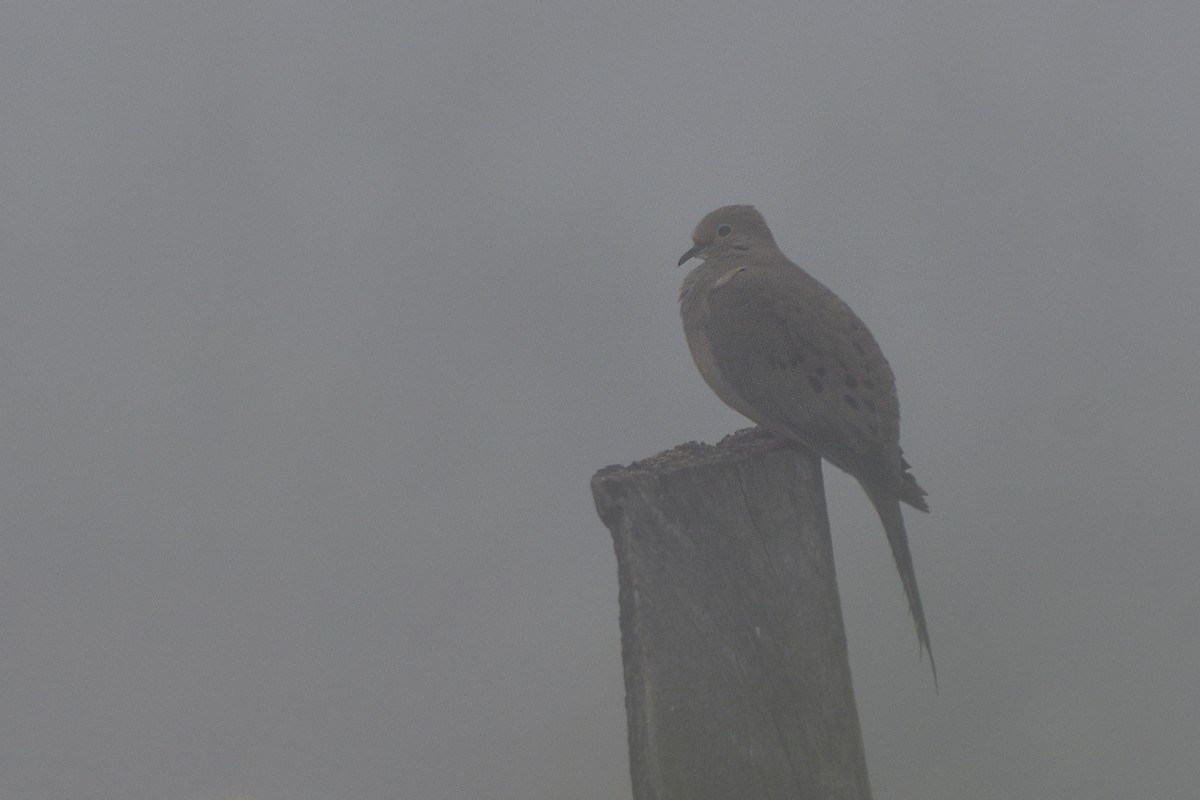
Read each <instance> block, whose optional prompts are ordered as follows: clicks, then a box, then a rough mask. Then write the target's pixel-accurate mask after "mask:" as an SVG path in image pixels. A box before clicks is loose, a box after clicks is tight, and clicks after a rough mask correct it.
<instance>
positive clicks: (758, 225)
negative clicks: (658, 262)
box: [679, 206, 776, 266]
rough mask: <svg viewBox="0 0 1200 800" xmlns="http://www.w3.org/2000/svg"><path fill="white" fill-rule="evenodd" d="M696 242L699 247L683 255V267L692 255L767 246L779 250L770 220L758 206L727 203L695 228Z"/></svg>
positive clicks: (705, 256)
mask: <svg viewBox="0 0 1200 800" xmlns="http://www.w3.org/2000/svg"><path fill="white" fill-rule="evenodd" d="M692 241H693V242H695V243H696V246H695V247H693V248H692V249H691V250H688V251H687V252H686V253H684V254H683V258H681V259H679V265H680V266H683V262H685V261H687V260H688V259H691V258H699V259H700V260H702V261H703V260H705V259H709V258H720V257H722V256H730V255H733V256H736V255H740V254H742V253H747V252H750V251H752V250H759V249H762V248H764V247H767V248H770V249H772V250H774V249H776V246H775V238H774V237H773V236H771V229H770V228H768V227H767V221H766V220H765V219H763V215H762V214H760V213H758V209H756V208H755V207H754V206H725V207H723V208H718V209H717V210H716V211H712V212H710V213H709V214H708V215H706V216H705V217H704V219H702V220H700V224H699V225H697V226H696V230H694V231H692Z"/></svg>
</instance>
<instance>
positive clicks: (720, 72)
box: [0, 0, 1200, 800]
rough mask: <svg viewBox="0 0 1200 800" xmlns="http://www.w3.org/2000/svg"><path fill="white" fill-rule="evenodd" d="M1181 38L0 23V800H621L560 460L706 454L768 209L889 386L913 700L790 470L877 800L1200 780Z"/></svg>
mask: <svg viewBox="0 0 1200 800" xmlns="http://www.w3.org/2000/svg"><path fill="white" fill-rule="evenodd" d="M1198 75H1200V6H1197V5H1196V4H1189V3H1167V2H1162V3H1159V2H1146V3H1136V4H1134V3H1127V2H1115V1H1114V2H1100V3H1095V2H1088V3H1085V2H1065V1H1064V0H1052V2H1045V0H1023V2H1016V3H1008V4H995V3H990V4H982V3H976V4H965V3H961V2H928V3H838V4H809V3H798V2H795V1H794V0H791V1H789V2H777V3H749V4H747V3H721V2H706V3H703V4H700V5H686V4H675V3H669V4H661V5H657V6H647V5H646V4H641V3H634V2H620V3H616V4H608V5H604V4H594V3H593V4H555V3H537V2H517V3H504V4H496V3H484V2H449V3H432V2H431V3H421V4H417V3H385V2H332V3H317V2H313V1H312V0H302V1H301V2H281V1H280V0H274V2H250V3H171V2H161V1H160V0H156V1H155V2H149V0H146V1H144V2H129V1H120V2H111V3H95V2H79V1H78V0H75V1H74V2H70V1H64V2H55V1H54V0H49V1H48V2H36V3H34V2H19V1H18V2H7V3H3V4H0V109H2V113H0V269H2V274H0V800H9V799H10V798H11V799H12V800H131V799H140V798H147V800H150V799H153V800H328V798H404V799H405V800H409V799H410V798H411V800H463V799H464V798H479V800H508V799H509V798H511V799H512V800H517V799H518V798H520V800H527V799H528V798H548V799H549V798H567V797H570V798H580V799H583V798H595V799H596V800H602V799H603V800H611V799H612V798H628V797H629V796H630V788H629V778H628V772H627V761H626V758H627V757H626V743H625V717H624V705H623V692H624V689H623V684H622V675H621V660H620V643H619V638H618V629H617V597H616V595H617V583H616V569H615V560H614V557H613V553H612V549H611V544H610V540H609V538H608V534H607V531H606V530H605V529H604V528H603V526H602V525H601V524H600V522H599V520H598V519H597V518H596V515H595V511H594V508H593V506H592V500H591V496H590V492H589V488H588V480H589V478H590V476H591V474H592V472H593V471H594V470H595V469H597V468H599V467H602V466H604V465H607V464H610V463H627V462H630V461H633V460H635V459H638V458H642V457H645V456H649V455H652V454H653V453H655V452H658V451H660V450H664V449H667V448H669V447H672V446H674V445H676V444H679V443H681V442H684V441H687V440H691V439H700V440H706V441H715V440H717V439H719V438H720V437H721V436H723V435H724V434H726V433H729V432H732V431H733V430H735V429H738V428H740V427H743V426H744V425H745V422H744V421H743V420H742V419H741V418H740V417H738V415H736V414H735V413H733V412H732V411H729V410H728V409H726V408H725V407H724V406H723V405H722V404H721V403H720V401H718V400H717V399H716V397H715V396H713V395H712V393H711V392H710V391H709V390H708V389H707V387H705V386H704V384H703V383H702V381H701V379H700V377H699V375H698V374H697V373H696V371H695V368H694V367H693V365H692V364H691V361H690V358H689V356H688V353H687V349H686V347H685V345H684V342H683V336H682V331H681V327H680V324H679V320H678V313H677V308H676V301H675V297H676V293H677V291H678V285H679V282H680V280H681V279H682V277H683V271H682V270H679V269H677V268H676V267H675V261H676V259H677V258H678V256H679V255H680V253H682V252H683V251H684V250H685V249H687V247H688V246H689V239H688V235H689V233H690V231H691V228H692V226H693V225H694V224H695V223H696V221H697V220H699V218H700V217H701V216H702V215H703V214H704V213H705V212H707V211H709V210H710V209H712V208H714V207H716V206H719V205H723V204H726V203H734V202H748V203H754V204H756V205H757V206H758V207H759V208H760V210H762V211H763V213H764V214H765V215H766V217H767V219H768V221H769V222H770V224H771V225H772V228H773V229H774V231H775V234H776V238H777V239H778V240H779V243H780V245H781V247H782V248H783V250H784V251H785V252H786V253H787V254H788V255H790V256H791V257H792V258H793V259H794V260H797V261H798V262H800V263H802V264H803V265H804V266H806V267H807V268H808V269H809V270H810V271H811V272H813V273H814V274H815V275H817V276H818V277H819V278H821V279H822V280H824V281H825V282H826V283H828V284H829V285H830V286H831V287H832V288H834V289H835V291H837V292H838V293H839V294H841V295H842V297H843V298H845V299H846V300H847V301H848V302H849V303H850V304H851V305H852V306H853V307H854V308H855V309H856V310H857V311H858V313H859V315H860V316H862V317H863V318H864V319H865V320H866V321H867V323H868V324H869V325H870V326H871V328H872V329H873V331H874V332H875V334H876V336H877V338H878V339H879V340H880V342H881V343H882V345H883V347H884V351H885V352H886V353H887V355H888V357H889V359H890V361H891V363H892V366H893V368H894V369H895V371H896V373H897V376H898V382H899V389H900V399H901V406H902V409H903V438H902V441H903V444H904V447H905V451H906V453H907V454H908V455H909V457H910V460H911V461H912V462H913V464H914V468H915V473H916V475H917V476H918V478H919V479H920V481H921V483H922V484H923V485H924V486H925V487H926V488H927V489H928V490H929V492H930V501H931V504H932V507H933V513H932V514H930V515H928V516H924V515H916V514H912V515H910V516H909V527H910V537H911V539H912V546H913V553H914V558H915V562H916V568H917V574H918V578H919V580H920V583H921V588H922V594H923V596H924V599H925V605H926V610H927V614H928V617H929V623H930V630H931V634H932V637H933V645H934V650H935V652H936V653H937V657H938V666H939V672H940V677H941V687H942V691H941V694H940V696H935V695H934V694H933V691H932V688H931V686H930V680H929V675H928V666H927V664H925V663H924V662H922V661H921V660H919V658H918V652H917V643H916V640H915V638H914V636H913V633H912V627H911V624H910V621H909V619H908V617H907V611H906V609H905V605H904V601H903V596H902V594H901V589H900V583H899V580H898V579H897V577H896V575H895V570H894V567H893V566H892V564H891V557H890V554H889V552H888V548H887V545H886V543H885V540H884V538H883V535H882V532H881V531H880V529H879V524H878V521H877V520H876V519H875V517H874V515H873V512H872V510H871V509H870V507H869V504H868V503H867V502H866V500H865V498H864V497H863V496H862V495H861V492H860V491H859V490H858V488H857V486H856V485H854V483H853V481H851V480H850V479H847V478H846V477H845V476H843V475H840V474H837V473H835V472H834V471H833V470H832V469H829V470H827V472H826V475H827V486H828V492H829V497H830V511H831V517H832V525H833V534H834V541H835V546H836V549H837V559H838V563H837V567H838V580H839V584H840V587H841V592H842V601H843V605H844V609H845V612H846V619H847V629H848V636H849V645H850V656H851V662H852V666H853V670H854V683H855V689H856V693H857V697H858V702H859V710H860V716H861V718H862V724H863V729H864V735H865V739H866V747H867V758H868V763H869V765H870V771H871V780H872V784H873V786H874V789H875V793H876V796H877V797H879V798H891V799H892V800H909V799H912V800H915V799H916V798H961V797H972V798H979V799H980V800H990V799H991V798H995V799H996V800H1000V799H1001V798H1014V797H1016V798H1023V797H1035V798H1036V797H1088V798H1114V800H1115V799H1117V798H1120V799H1121V800H1124V798H1129V797H1153V798H1181V800H1192V798H1194V797H1195V787H1196V786H1198V785H1200V760H1198V759H1197V758H1196V753H1197V752H1200V724H1198V722H1197V720H1200V693H1198V692H1197V691H1196V689H1195V687H1196V685H1197V684H1198V683H1200V582H1198V581H1197V580H1196V573H1197V570H1198V569H1200V536H1198V535H1197V528H1198V525H1197V519H1200V491H1197V474H1198V472H1200V455H1198V453H1200V424H1198V423H1197V421H1196V416H1197V407H1198V405H1200V366H1198V365H1200V324H1198V319H1200V316H1198V313H1200V312H1198V311H1197V306H1198V303H1200V259H1198V253H1200V145H1198V144H1197V142H1200V82H1198V81H1197V76H1198Z"/></svg>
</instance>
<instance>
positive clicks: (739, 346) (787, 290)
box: [679, 206, 937, 684]
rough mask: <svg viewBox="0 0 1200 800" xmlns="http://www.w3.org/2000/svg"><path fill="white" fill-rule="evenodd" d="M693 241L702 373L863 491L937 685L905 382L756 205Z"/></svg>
mask: <svg viewBox="0 0 1200 800" xmlns="http://www.w3.org/2000/svg"><path fill="white" fill-rule="evenodd" d="M692 241H694V242H695V246H694V247H692V249H691V250H688V251H687V252H686V253H684V254H683V257H682V258H680V259H679V264H680V265H681V266H682V265H683V263H684V262H686V261H688V260H689V259H692V258H699V259H701V261H702V262H703V263H701V264H700V266H698V267H696V268H695V269H693V270H692V271H691V272H689V273H688V275H687V277H686V278H684V281H683V288H682V290H681V291H680V294H679V304H680V311H681V314H682V316H683V329H684V333H685V335H686V336H687V343H688V347H689V349H690V350H691V351H692V358H693V359H695V361H696V366H697V367H698V368H699V369H700V374H701V375H702V376H704V380H705V381H706V382H707V383H708V385H709V386H710V387H712V390H713V391H714V392H716V393H717V396H718V397H720V398H721V399H722V400H724V401H725V403H726V404H727V405H729V406H730V407H731V408H733V409H734V410H736V411H738V412H740V413H742V414H744V415H745V416H747V417H749V418H750V419H751V420H753V421H754V422H756V423H758V424H759V425H760V426H762V427H763V428H765V429H766V430H768V431H770V432H771V433H773V434H775V435H776V436H779V437H782V438H784V439H788V440H791V441H794V442H797V443H799V444H801V445H803V446H804V447H806V448H808V449H810V450H812V451H814V452H816V453H818V454H820V455H821V456H822V457H823V458H825V459H826V460H828V461H829V462H830V463H831V464H833V465H834V466H836V467H838V468H839V469H842V470H844V471H846V472H848V473H849V474H850V475H852V476H854V477H855V478H857V479H858V482H859V483H860V484H862V487H863V489H864V490H865V491H866V493H867V496H868V497H869V498H870V499H871V503H872V504H873V505H874V506H875V510H876V511H877V512H878V513H879V518H880V520H881V521H882V522H883V529H884V532H885V533H886V534H887V538H888V542H889V543H890V544H891V546H892V555H893V557H894V558H895V560H896V568H897V569H898V570H899V571H900V580H901V582H902V583H903V585H904V593H905V595H906V596H907V598H908V607H909V609H910V611H911V612H912V615H913V621H914V622H915V623H916V627H917V639H918V640H919V642H920V644H921V646H922V647H924V649H925V651H926V652H927V653H929V663H930V666H931V667H932V668H933V677H934V682H935V684H936V682H937V667H936V665H934V663H933V651H932V650H931V649H930V644H929V631H928V630H927V628H926V626H925V612H924V611H923V610H922V608H921V596H920V594H919V593H918V591H917V578H916V575H915V574H914V572H913V563H912V555H911V554H910V553H909V550H908V535H907V534H906V533H905V530H904V517H903V516H902V515H901V513H900V502H901V501H903V502H905V503H908V504H909V505H910V506H912V507H913V508H917V509H920V510H921V511H928V510H929V506H928V505H926V503H925V500H924V495H925V491H924V490H923V489H922V488H921V487H920V486H918V485H917V481H916V479H915V478H913V476H912V474H911V473H910V472H909V465H908V462H907V461H905V460H904V456H903V455H902V453H901V451H900V406H899V403H898V401H897V399H896V381H895V378H894V377H893V376H892V370H891V367H889V366H888V362H887V360H886V359H885V358H884V357H883V353H882V351H880V349H879V345H878V344H877V343H876V342H875V337H873V336H872V335H871V332H870V331H869V330H867V326H866V325H864V324H863V322H862V320H860V319H859V318H858V316H857V315H856V314H855V313H854V312H853V311H851V310H850V307H849V306H848V305H846V304H845V303H844V302H842V300H841V298H839V297H838V296H837V295H835V294H834V293H833V292H832V291H830V290H829V289H828V288H826V287H825V286H824V285H823V284H822V283H820V282H819V281H818V280H817V279H816V278H814V277H812V276H811V275H809V274H808V273H807V272H805V271H804V270H802V269H801V268H800V267H798V266H796V265H795V264H793V263H792V262H791V261H789V260H788V258H787V256H785V255H784V254H783V253H781V252H780V251H779V247H778V246H777V245H776V244H775V239H774V237H772V236H771V231H770V229H769V228H768V227H767V223H766V220H764V219H763V216H762V215H761V214H760V213H758V211H757V210H756V209H755V208H754V207H753V206H725V207H724V208H718V209H717V210H716V211H713V212H712V213H710V214H709V215H708V216H706V217H705V218H704V219H702V220H700V224H699V225H697V226H696V230H695V231H694V232H693V233H692Z"/></svg>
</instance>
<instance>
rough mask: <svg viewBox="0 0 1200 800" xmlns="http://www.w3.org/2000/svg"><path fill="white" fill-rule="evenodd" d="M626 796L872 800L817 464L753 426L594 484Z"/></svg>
mask: <svg viewBox="0 0 1200 800" xmlns="http://www.w3.org/2000/svg"><path fill="white" fill-rule="evenodd" d="M592 494H593V496H594V497H595V500H596V508H597V510H598V511H599V513H600V518H601V519H602V520H603V521H604V524H605V525H607V526H608V528H609V530H610V531H611V533H612V537H613V544H614V546H615V547H616V552H617V570H618V575H619V579H620V607H621V650H622V656H623V659H624V663H625V692H626V694H625V711H626V714H627V716H628V722H629V758H630V772H631V774H632V777H633V797H634V800H676V799H678V800H685V799H686V800H766V799H767V798H772V800H775V799H776V798H803V799H804V800H832V799H833V798H837V800H870V797H871V792H870V788H869V786H868V783H867V766H866V759H865V758H864V755H863V746H862V733H861V731H860V729H859V724H858V716H857V712H856V710H855V706H854V693H853V690H852V689H851V685H850V665H849V661H848V658H847V653H846V635H845V631H844V629H843V627H842V615H841V605H840V603H839V601H838V593H837V582H836V580H835V578H834V571H833V549H832V544H831V542H830V538H829V521H828V516H827V514H826V510H825V497H824V488H823V484H822V480H821V462H820V458H819V457H817V456H815V455H813V454H811V453H808V452H807V451H803V450H799V449H796V448H793V447H784V446H781V445H780V444H779V443H778V442H777V441H776V440H773V439H771V438H770V437H768V436H766V435H764V434H762V433H760V432H759V431H757V429H751V430H749V431H741V432H739V433H737V434H735V435H733V436H731V437H728V438H726V439H725V440H724V441H722V442H721V443H720V444H719V445H717V446H716V447H712V446H708V445H698V444H695V443H692V444H688V445H683V446H681V447H678V448H676V449H674V450H671V451H669V452H666V453H662V454H660V455H658V456H655V457H654V458H651V459H648V460H646V461H642V462H638V463H636V464H633V465H631V466H629V467H607V468H605V469H602V470H600V471H599V472H597V473H596V475H595V476H594V477H593V478H592Z"/></svg>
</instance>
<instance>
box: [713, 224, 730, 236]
mask: <svg viewBox="0 0 1200 800" xmlns="http://www.w3.org/2000/svg"><path fill="white" fill-rule="evenodd" d="M731 230H733V228H731V227H729V226H728V225H721V226H719V227H718V228H717V236H728V235H729V232H730V231H731Z"/></svg>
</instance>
